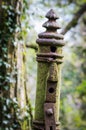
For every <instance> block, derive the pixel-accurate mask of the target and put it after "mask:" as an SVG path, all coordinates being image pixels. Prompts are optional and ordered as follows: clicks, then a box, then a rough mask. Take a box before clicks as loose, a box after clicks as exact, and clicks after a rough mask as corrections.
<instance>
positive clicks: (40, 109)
mask: <svg viewBox="0 0 86 130" xmlns="http://www.w3.org/2000/svg"><path fill="white" fill-rule="evenodd" d="M46 18H48V21H47V22H45V23H44V24H43V27H45V28H46V31H45V32H43V33H40V34H39V35H38V37H39V38H38V39H37V41H36V42H37V44H38V45H39V51H38V54H37V61H38V73H37V89H36V102H35V117H34V118H35V119H34V121H33V127H34V129H38V130H39V129H40V130H41V129H45V130H56V129H57V130H59V102H60V84H61V63H62V58H63V55H62V46H64V41H63V36H62V35H61V34H59V33H58V32H57V29H60V27H59V25H58V24H57V22H56V19H58V16H57V15H56V14H55V12H54V11H53V10H52V9H51V10H50V11H49V12H48V13H47V14H46Z"/></svg>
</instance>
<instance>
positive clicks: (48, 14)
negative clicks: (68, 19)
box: [46, 9, 59, 19]
mask: <svg viewBox="0 0 86 130" xmlns="http://www.w3.org/2000/svg"><path fill="white" fill-rule="evenodd" d="M46 18H48V19H58V18H59V17H58V16H57V15H56V13H55V12H54V10H53V9H50V11H49V12H48V13H47V14H46Z"/></svg>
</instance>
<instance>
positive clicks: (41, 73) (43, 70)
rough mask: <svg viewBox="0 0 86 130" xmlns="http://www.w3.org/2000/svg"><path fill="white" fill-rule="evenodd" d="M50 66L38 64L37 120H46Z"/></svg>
mask: <svg viewBox="0 0 86 130" xmlns="http://www.w3.org/2000/svg"><path fill="white" fill-rule="evenodd" d="M48 69H49V64H47V63H38V77H37V78H38V79H37V90H36V92H37V93H36V105H35V119H37V120H43V119H44V101H45V88H46V80H47V76H48Z"/></svg>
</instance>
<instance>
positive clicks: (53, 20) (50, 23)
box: [43, 9, 60, 30]
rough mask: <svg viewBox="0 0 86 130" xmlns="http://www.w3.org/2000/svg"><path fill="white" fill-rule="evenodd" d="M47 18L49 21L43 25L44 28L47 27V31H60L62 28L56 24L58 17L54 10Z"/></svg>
mask: <svg viewBox="0 0 86 130" xmlns="http://www.w3.org/2000/svg"><path fill="white" fill-rule="evenodd" d="M46 18H48V21H47V22H45V23H44V24H43V27H45V28H46V29H47V30H51V29H52V30H57V29H60V26H59V25H58V23H57V22H56V19H58V18H59V17H57V15H56V13H55V12H54V10H53V9H51V10H50V11H49V12H48V13H47V14H46Z"/></svg>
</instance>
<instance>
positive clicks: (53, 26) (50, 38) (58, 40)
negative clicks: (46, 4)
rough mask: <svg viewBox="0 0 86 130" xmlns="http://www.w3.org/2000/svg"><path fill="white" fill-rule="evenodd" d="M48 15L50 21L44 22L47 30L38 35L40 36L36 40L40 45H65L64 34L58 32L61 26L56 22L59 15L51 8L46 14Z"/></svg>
mask: <svg viewBox="0 0 86 130" xmlns="http://www.w3.org/2000/svg"><path fill="white" fill-rule="evenodd" d="M46 17H47V18H48V21H47V22H45V23H44V24H43V27H45V28H46V31H45V32H43V33H40V34H39V35H38V37H39V38H38V39H37V41H36V42H37V43H38V44H39V45H45V46H49V45H52V46H64V41H63V35H62V34H58V32H57V29H59V28H60V27H59V25H58V23H57V22H56V19H58V17H57V15H56V13H55V12H54V11H53V9H51V10H50V11H49V12H48V13H47V14H46Z"/></svg>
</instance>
